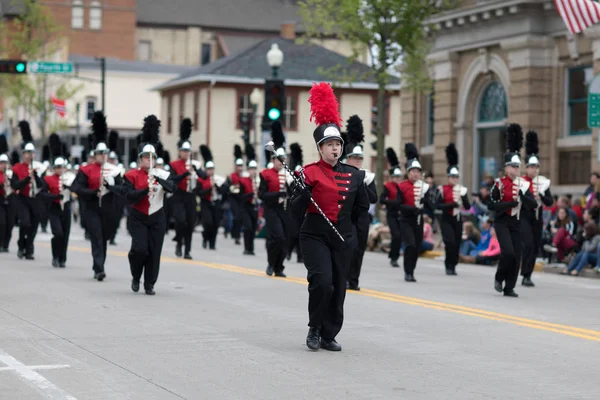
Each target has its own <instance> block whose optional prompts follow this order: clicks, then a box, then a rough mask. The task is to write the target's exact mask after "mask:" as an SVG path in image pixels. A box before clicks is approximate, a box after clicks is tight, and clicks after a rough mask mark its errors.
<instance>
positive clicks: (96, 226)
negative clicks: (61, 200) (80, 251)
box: [72, 111, 121, 282]
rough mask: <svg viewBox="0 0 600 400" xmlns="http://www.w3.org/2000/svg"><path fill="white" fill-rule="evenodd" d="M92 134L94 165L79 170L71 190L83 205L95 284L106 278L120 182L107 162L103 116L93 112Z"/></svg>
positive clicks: (118, 174)
mask: <svg viewBox="0 0 600 400" xmlns="http://www.w3.org/2000/svg"><path fill="white" fill-rule="evenodd" d="M92 131H93V137H94V141H95V148H94V160H95V161H94V162H93V163H91V164H88V165H86V166H82V167H81V168H79V172H78V173H77V176H76V178H75V182H74V183H73V186H72V190H73V191H74V192H75V193H77V196H79V197H80V198H81V199H82V202H83V203H84V204H85V206H84V207H83V215H82V217H83V219H84V220H85V227H86V229H87V231H88V233H89V235H90V241H91V244H92V259H93V266H92V269H93V270H94V279H97V280H98V281H99V282H101V281H103V280H104V278H106V272H105V270H104V264H105V262H106V250H107V245H108V241H109V240H110V238H111V237H112V235H113V233H114V231H115V229H116V228H115V226H116V224H118V222H119V221H117V212H116V205H115V194H114V193H113V192H114V190H115V188H116V187H118V185H120V183H121V177H120V175H121V171H120V169H119V168H118V167H116V166H115V165H113V164H111V163H109V162H107V155H108V151H109V150H108V146H107V145H106V143H105V142H106V136H107V134H108V132H107V126H106V117H105V116H104V113H102V111H96V112H95V113H94V115H93V117H92Z"/></svg>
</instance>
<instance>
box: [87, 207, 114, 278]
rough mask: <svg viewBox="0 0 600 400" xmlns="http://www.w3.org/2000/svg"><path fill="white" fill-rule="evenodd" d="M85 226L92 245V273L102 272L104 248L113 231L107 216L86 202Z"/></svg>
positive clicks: (104, 259) (104, 260)
mask: <svg viewBox="0 0 600 400" xmlns="http://www.w3.org/2000/svg"><path fill="white" fill-rule="evenodd" d="M85 209H86V210H85V214H84V215H83V218H84V219H85V226H86V227H87V231H88V233H89V235H90V242H91V244H92V259H93V262H94V264H93V266H92V269H93V270H94V272H96V273H99V272H104V263H105V262H106V248H107V244H108V241H109V240H110V237H111V235H112V232H113V230H112V229H111V227H110V226H109V225H110V224H109V222H108V221H107V216H106V215H103V214H102V210H101V209H100V208H99V207H98V205H97V204H92V203H91V202H88V203H87V204H86V207H85Z"/></svg>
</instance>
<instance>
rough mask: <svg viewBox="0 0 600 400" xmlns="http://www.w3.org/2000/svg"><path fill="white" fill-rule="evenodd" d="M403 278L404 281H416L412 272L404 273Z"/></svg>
mask: <svg viewBox="0 0 600 400" xmlns="http://www.w3.org/2000/svg"><path fill="white" fill-rule="evenodd" d="M404 280H405V281H406V282H416V281H417V280H416V279H415V276H414V275H413V274H404Z"/></svg>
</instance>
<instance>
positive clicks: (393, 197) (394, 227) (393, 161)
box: [379, 147, 403, 268]
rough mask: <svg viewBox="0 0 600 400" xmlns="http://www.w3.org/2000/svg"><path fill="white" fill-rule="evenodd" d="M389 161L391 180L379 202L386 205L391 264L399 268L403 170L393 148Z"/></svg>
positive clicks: (388, 154) (387, 153) (389, 154)
mask: <svg viewBox="0 0 600 400" xmlns="http://www.w3.org/2000/svg"><path fill="white" fill-rule="evenodd" d="M386 157H387V161H388V163H389V164H390V166H391V169H390V180H389V181H388V182H386V183H384V185H383V191H382V192H381V195H380V197H379V202H380V203H381V204H383V205H385V216H386V220H387V224H388V227H389V228H390V235H391V236H392V243H391V244H390V252H389V254H388V258H389V259H390V264H391V266H392V267H394V268H399V267H400V265H399V264H398V258H399V257H400V248H401V247H402V235H401V233H400V209H399V207H400V198H399V197H398V193H399V192H400V183H401V182H402V175H403V174H402V170H401V169H400V161H399V160H398V156H397V155H396V152H395V151H394V149H392V148H391V147H390V148H388V149H387V150H386Z"/></svg>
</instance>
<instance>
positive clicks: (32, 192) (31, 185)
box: [29, 161, 36, 197]
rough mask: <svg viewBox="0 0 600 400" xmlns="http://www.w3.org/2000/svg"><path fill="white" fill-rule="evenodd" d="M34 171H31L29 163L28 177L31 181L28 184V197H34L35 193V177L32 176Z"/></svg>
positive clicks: (31, 163)
mask: <svg viewBox="0 0 600 400" xmlns="http://www.w3.org/2000/svg"><path fill="white" fill-rule="evenodd" d="M34 173H35V172H34V169H33V161H31V162H30V163H29V176H30V177H31V181H30V182H29V197H35V191H36V187H35V176H34Z"/></svg>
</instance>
